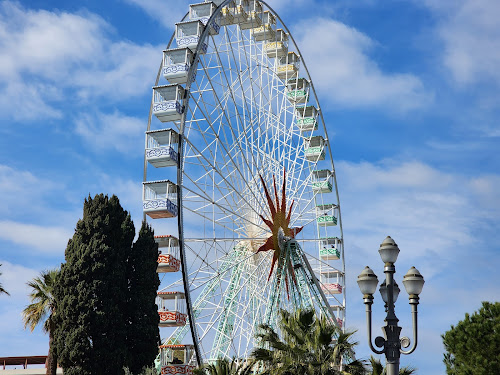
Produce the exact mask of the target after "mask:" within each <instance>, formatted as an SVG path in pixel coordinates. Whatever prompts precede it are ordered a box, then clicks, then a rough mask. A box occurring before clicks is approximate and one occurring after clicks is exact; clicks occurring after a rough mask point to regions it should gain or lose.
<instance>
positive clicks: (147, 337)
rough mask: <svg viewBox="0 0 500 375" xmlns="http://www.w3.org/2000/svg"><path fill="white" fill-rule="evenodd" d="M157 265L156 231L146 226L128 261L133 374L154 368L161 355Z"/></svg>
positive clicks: (129, 363)
mask: <svg viewBox="0 0 500 375" xmlns="http://www.w3.org/2000/svg"><path fill="white" fill-rule="evenodd" d="M157 261H158V244H157V243H156V242H155V239H154V234H153V230H152V229H151V227H150V226H149V225H148V224H147V223H146V222H143V223H142V227H141V230H140V231H139V237H138V238H137V241H136V242H135V243H134V246H133V247H132V251H131V253H130V257H129V260H128V279H129V300H128V304H129V307H128V309H127V312H128V314H129V315H128V321H129V324H130V325H129V327H128V332H127V346H128V350H129V354H128V355H127V360H126V362H125V365H126V366H127V367H128V368H129V370H130V371H131V372H132V373H133V374H138V373H140V372H141V370H142V369H143V368H144V367H147V366H151V365H152V363H153V361H154V359H155V357H156V355H157V354H158V345H159V344H160V333H159V330H158V323H159V319H160V318H159V316H158V307H157V306H156V304H155V297H156V292H157V289H158V286H159V285H160V279H159V278H158V274H157V273H156V267H157V265H158V263H157Z"/></svg>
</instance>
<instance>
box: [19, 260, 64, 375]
mask: <svg viewBox="0 0 500 375" xmlns="http://www.w3.org/2000/svg"><path fill="white" fill-rule="evenodd" d="M58 277H59V270H58V269H53V270H48V271H43V272H42V273H41V274H40V276H38V277H35V278H34V279H33V280H32V281H30V282H28V283H27V284H28V286H29V287H30V288H31V292H30V294H29V297H30V301H31V304H29V305H28V306H26V307H25V308H24V310H23V312H22V317H23V322H24V328H25V329H26V328H27V327H29V328H30V330H31V332H33V330H34V329H35V327H36V326H37V325H39V324H42V327H43V331H44V332H48V333H49V355H48V358H47V363H48V366H47V374H54V375H55V373H56V370H57V354H56V353H57V352H56V350H55V347H54V314H55V312H56V301H55V298H54V288H55V285H56V283H57V278H58Z"/></svg>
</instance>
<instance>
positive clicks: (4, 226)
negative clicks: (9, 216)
mask: <svg viewBox="0 0 500 375" xmlns="http://www.w3.org/2000/svg"><path fill="white" fill-rule="evenodd" d="M72 236H73V232H72V231H70V230H68V228H65V227H54V226H42V225H34V224H26V223H19V222H15V221H9V220H2V221H0V238H1V239H3V240H7V241H10V242H12V243H14V244H18V245H24V246H28V247H29V248H31V249H33V250H40V251H42V252H44V253H47V254H55V255H61V254H63V253H64V249H65V248H66V245H67V244H68V240H69V239H70V238H71V237H72Z"/></svg>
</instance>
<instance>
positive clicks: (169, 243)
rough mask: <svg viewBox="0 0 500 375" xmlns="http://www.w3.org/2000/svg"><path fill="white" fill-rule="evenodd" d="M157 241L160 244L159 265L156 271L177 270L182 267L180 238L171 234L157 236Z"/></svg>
mask: <svg viewBox="0 0 500 375" xmlns="http://www.w3.org/2000/svg"><path fill="white" fill-rule="evenodd" d="M155 241H156V243H157V244H158V250H159V251H160V254H159V255H158V267H157V268H156V272H158V273H165V272H177V271H179V269H180V267H181V261H180V257H179V240H178V239H177V237H174V236H171V235H165V236H155Z"/></svg>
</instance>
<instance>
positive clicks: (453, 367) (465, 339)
mask: <svg viewBox="0 0 500 375" xmlns="http://www.w3.org/2000/svg"><path fill="white" fill-rule="evenodd" d="M441 337H442V338H443V343H444V347H445V349H446V353H445V355H444V359H443V362H444V363H445V365H446V373H447V374H448V375H492V374H500V302H495V303H490V302H483V304H482V307H481V308H480V309H479V311H478V312H475V313H474V314H473V315H472V316H471V315H469V314H465V319H464V320H462V321H460V322H459V323H458V324H457V325H456V326H451V329H450V330H449V331H447V332H445V334H444V335H442V336H441Z"/></svg>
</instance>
